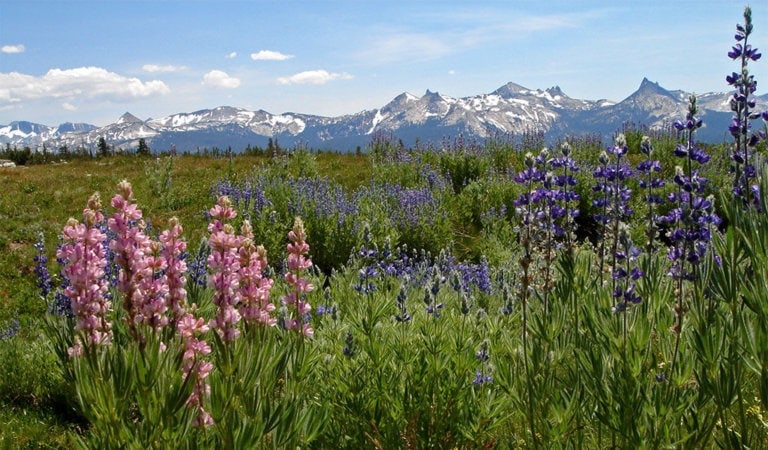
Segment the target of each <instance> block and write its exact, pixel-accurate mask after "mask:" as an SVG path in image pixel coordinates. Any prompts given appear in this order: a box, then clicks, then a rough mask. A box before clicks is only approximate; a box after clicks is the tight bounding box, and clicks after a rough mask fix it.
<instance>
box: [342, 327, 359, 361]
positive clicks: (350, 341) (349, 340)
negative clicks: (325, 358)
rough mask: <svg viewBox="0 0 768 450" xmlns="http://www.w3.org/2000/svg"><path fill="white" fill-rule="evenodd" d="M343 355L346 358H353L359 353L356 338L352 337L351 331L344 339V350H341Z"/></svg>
mask: <svg viewBox="0 0 768 450" xmlns="http://www.w3.org/2000/svg"><path fill="white" fill-rule="evenodd" d="M341 353H342V354H343V355H344V356H347V357H350V358H351V357H353V356H355V354H356V353H357V348H356V346H355V338H354V336H352V332H351V331H347V334H346V336H345V338H344V348H343V349H342V350H341Z"/></svg>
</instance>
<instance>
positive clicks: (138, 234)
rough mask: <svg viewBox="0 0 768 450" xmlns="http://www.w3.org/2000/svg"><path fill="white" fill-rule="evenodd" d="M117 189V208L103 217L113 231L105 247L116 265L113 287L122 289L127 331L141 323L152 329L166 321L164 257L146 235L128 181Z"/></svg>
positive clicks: (120, 184)
mask: <svg viewBox="0 0 768 450" xmlns="http://www.w3.org/2000/svg"><path fill="white" fill-rule="evenodd" d="M117 187H118V190H119V192H118V193H117V194H116V195H115V196H114V197H112V200H111V204H112V207H113V208H115V209H117V212H115V213H114V214H113V215H112V217H110V218H109V220H108V221H107V225H108V227H109V230H110V231H111V232H112V233H114V235H115V236H114V238H113V239H111V240H110V243H109V248H110V249H111V250H112V251H113V252H114V255H115V257H114V260H115V263H116V264H117V265H118V267H120V271H119V274H118V282H117V290H118V291H120V292H122V293H123V308H124V309H125V311H126V319H125V320H126V322H127V323H128V326H129V328H130V332H131V334H132V335H134V336H138V331H137V329H136V325H138V324H140V323H144V324H147V325H150V326H151V327H153V328H154V329H157V328H160V327H162V326H165V325H167V323H168V318H167V316H166V311H167V309H168V306H167V295H166V294H167V283H166V280H165V270H166V269H167V261H166V260H165V258H163V257H162V256H161V255H160V248H161V247H162V246H161V245H160V244H159V243H153V242H152V240H151V239H150V238H149V237H148V236H147V234H146V232H145V229H146V224H145V223H144V221H143V220H142V212H141V210H140V209H138V207H137V205H136V204H135V203H134V202H133V189H132V187H131V184H130V183H129V182H128V181H126V180H123V181H121V182H120V183H119V184H118V186H117Z"/></svg>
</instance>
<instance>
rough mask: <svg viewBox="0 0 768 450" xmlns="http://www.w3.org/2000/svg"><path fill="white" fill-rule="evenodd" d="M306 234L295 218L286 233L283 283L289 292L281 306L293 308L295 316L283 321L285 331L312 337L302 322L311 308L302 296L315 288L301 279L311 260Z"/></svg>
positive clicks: (312, 330) (308, 328)
mask: <svg viewBox="0 0 768 450" xmlns="http://www.w3.org/2000/svg"><path fill="white" fill-rule="evenodd" d="M306 237H307V236H306V232H305V230H304V222H302V220H301V218H299V217H296V219H295V220H294V223H293V229H292V230H291V231H289V232H288V239H289V240H290V242H289V243H288V246H287V249H288V272H287V273H286V274H285V281H286V283H288V286H289V288H290V291H289V292H288V294H286V295H284V296H283V297H282V298H281V301H282V303H283V305H285V306H286V307H291V306H292V307H293V309H294V311H295V314H296V316H295V317H293V318H286V319H285V327H286V328H287V329H295V330H297V331H298V332H300V333H302V334H303V335H304V336H307V337H312V335H313V334H314V329H312V327H310V325H309V323H307V321H306V320H304V318H305V316H307V315H308V314H309V313H310V311H312V306H311V305H310V304H309V303H308V302H306V301H305V300H304V298H303V297H304V295H305V294H307V293H309V292H312V291H313V290H314V289H315V286H314V285H313V284H311V283H310V282H309V281H308V280H307V279H306V278H303V277H302V275H303V272H304V271H306V270H307V269H309V268H310V267H312V260H311V259H310V258H308V257H307V254H308V253H309V244H307V242H306Z"/></svg>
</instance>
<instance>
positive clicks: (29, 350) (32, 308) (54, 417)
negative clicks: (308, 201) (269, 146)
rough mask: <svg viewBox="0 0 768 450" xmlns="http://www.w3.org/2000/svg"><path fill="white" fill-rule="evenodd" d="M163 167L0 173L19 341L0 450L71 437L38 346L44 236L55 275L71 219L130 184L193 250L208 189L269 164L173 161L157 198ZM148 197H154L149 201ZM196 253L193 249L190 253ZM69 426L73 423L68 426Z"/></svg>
mask: <svg viewBox="0 0 768 450" xmlns="http://www.w3.org/2000/svg"><path fill="white" fill-rule="evenodd" d="M312 157H313V159H314V162H315V165H316V169H317V172H318V173H319V174H321V175H322V176H327V177H329V178H331V179H332V180H334V181H337V182H338V183H340V184H342V185H343V186H345V187H347V188H349V189H354V188H355V187H357V186H359V185H361V184H363V183H366V182H367V180H368V179H369V177H370V162H369V159H368V158H367V157H365V156H354V155H339V154H332V153H319V154H315V155H312ZM166 161H167V159H166V158H163V159H162V160H161V161H160V163H158V162H156V160H155V159H154V158H146V159H143V158H138V157H136V156H112V157H108V158H103V159H93V160H88V159H84V160H74V161H70V162H67V163H58V164H45V165H31V166H18V167H16V168H12V169H0V331H3V330H4V329H5V328H6V326H8V325H9V324H10V322H11V321H12V320H14V319H18V320H19V324H20V330H19V334H18V335H17V336H15V337H13V338H11V339H7V340H0V375H3V376H4V377H1V378H2V379H0V402H1V403H0V448H57V447H67V446H69V445H67V442H66V441H65V440H63V438H62V435H63V433H62V432H63V431H64V430H72V429H77V428H76V423H77V422H76V418H73V417H72V416H71V412H68V410H67V409H66V407H64V406H62V404H61V403H62V399H61V398H58V397H56V396H55V395H54V393H55V392H57V391H58V390H60V389H61V388H62V387H61V386H60V385H57V382H59V380H56V379H55V378H56V368H55V364H53V361H52V358H53V357H54V356H53V354H52V353H51V352H50V349H48V348H47V347H46V343H45V342H43V339H42V338H41V337H40V318H41V317H42V315H43V314H44V313H45V311H46V306H45V304H44V302H43V301H42V300H41V299H40V298H39V295H38V290H37V287H36V277H35V274H34V261H33V257H34V255H35V253H36V250H35V248H34V247H33V246H34V244H35V242H37V240H38V235H39V234H40V233H42V235H43V236H44V238H45V243H46V253H47V255H48V258H49V268H50V270H51V273H52V275H55V271H56V268H55V248H56V245H57V242H58V236H59V233H60V232H61V228H62V226H63V225H64V223H65V222H66V221H67V219H68V218H69V217H77V218H79V211H82V208H83V206H84V205H85V200H86V199H87V198H88V197H89V196H90V195H91V194H92V193H93V192H100V193H101V196H102V201H103V203H104V204H105V206H107V207H108V205H107V203H108V201H109V199H110V198H111V197H112V195H114V193H115V192H116V186H117V183H118V182H120V181H121V180H123V179H127V180H129V181H130V182H131V183H132V185H133V188H134V192H135V197H136V200H137V202H138V203H139V205H140V207H141V208H142V210H143V212H144V216H145V217H146V218H147V219H149V221H151V223H152V224H153V226H154V227H156V228H161V227H165V225H166V223H167V221H168V219H170V218H171V217H174V216H176V217H178V218H179V219H180V221H181V223H182V225H183V226H184V228H185V232H184V235H185V238H186V239H187V241H188V242H190V243H197V242H199V240H200V239H201V238H202V236H203V234H204V233H205V229H206V225H207V223H206V220H205V214H204V211H205V210H207V209H209V208H210V207H211V206H212V205H213V203H214V199H213V198H212V197H211V193H210V190H211V187H212V186H213V185H214V183H215V182H216V181H217V180H220V179H222V178H224V177H227V176H230V177H236V178H242V177H244V176H246V175H248V174H250V173H252V172H254V171H258V170H261V169H260V168H262V167H264V165H266V164H270V158H265V157H258V156H244V155H239V156H235V157H233V158H232V159H231V161H230V159H229V158H213V157H202V156H181V157H175V158H174V159H173V167H172V169H171V171H170V175H171V187H170V189H167V190H166V191H164V192H162V193H160V195H158V193H157V192H156V191H157V189H156V187H155V186H153V184H152V174H158V173H160V175H162V171H163V167H164V165H165V162H166ZM153 189H154V190H155V192H153ZM191 245H194V244H191ZM73 420H74V421H75V422H74V423H73V422H72V421H73Z"/></svg>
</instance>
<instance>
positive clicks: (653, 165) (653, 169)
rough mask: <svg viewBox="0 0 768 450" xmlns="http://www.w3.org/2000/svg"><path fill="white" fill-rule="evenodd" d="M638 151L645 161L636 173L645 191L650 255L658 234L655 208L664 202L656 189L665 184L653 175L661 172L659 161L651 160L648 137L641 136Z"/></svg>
mask: <svg viewBox="0 0 768 450" xmlns="http://www.w3.org/2000/svg"><path fill="white" fill-rule="evenodd" d="M640 151H641V152H642V153H643V154H644V155H645V159H644V160H643V161H641V162H640V164H638V165H637V171H638V172H640V173H642V174H643V176H642V177H641V178H640V180H639V185H640V188H641V189H644V190H645V195H644V196H643V199H644V200H645V202H646V204H647V205H648V213H647V215H646V221H647V223H648V224H647V227H648V230H647V237H648V245H647V251H648V252H649V253H650V252H651V251H652V250H653V249H654V239H655V238H656V234H657V232H658V224H657V222H658V217H657V215H656V209H655V207H656V206H657V205H660V204H662V203H663V202H664V200H663V199H662V198H661V196H660V195H659V194H658V193H657V192H658V189H661V188H663V187H664V186H665V185H666V183H665V182H664V180H662V179H661V178H658V177H657V176H655V174H658V173H659V172H661V163H660V162H659V160H657V159H653V144H652V143H651V139H650V138H649V137H648V136H643V138H642V140H641V141H640Z"/></svg>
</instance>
